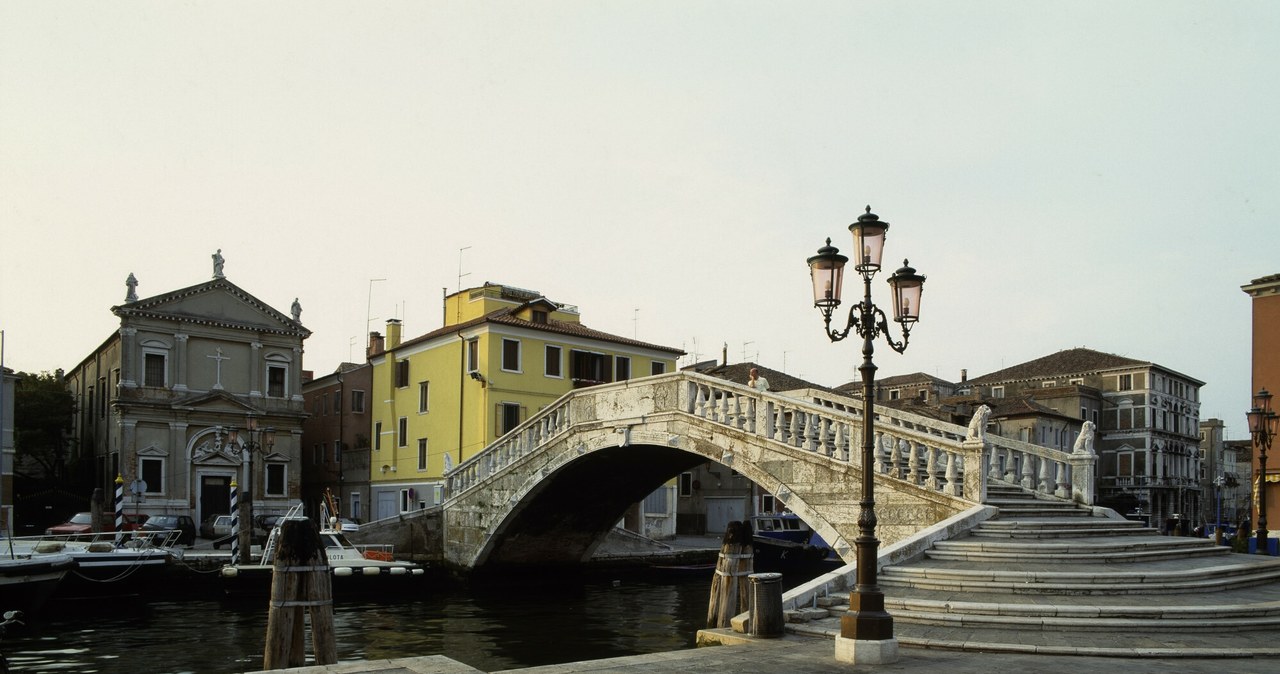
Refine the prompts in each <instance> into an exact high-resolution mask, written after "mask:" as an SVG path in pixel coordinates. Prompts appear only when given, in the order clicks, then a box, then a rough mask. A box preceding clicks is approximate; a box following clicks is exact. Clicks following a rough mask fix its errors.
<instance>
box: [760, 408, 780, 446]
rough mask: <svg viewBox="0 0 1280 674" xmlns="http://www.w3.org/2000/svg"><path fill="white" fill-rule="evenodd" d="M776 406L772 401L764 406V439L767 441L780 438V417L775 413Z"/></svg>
mask: <svg viewBox="0 0 1280 674" xmlns="http://www.w3.org/2000/svg"><path fill="white" fill-rule="evenodd" d="M776 407H777V405H775V404H774V403H773V402H772V401H767V402H765V404H764V406H763V412H764V437H765V439H766V440H775V439H777V437H778V415H777V413H776V411H775V408H776Z"/></svg>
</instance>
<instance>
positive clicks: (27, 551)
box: [6, 533, 182, 598]
mask: <svg viewBox="0 0 1280 674" xmlns="http://www.w3.org/2000/svg"><path fill="white" fill-rule="evenodd" d="M167 542H168V540H167V538H166V537H164V536H163V535H144V536H135V535H134V534H124V535H121V536H117V534H115V533H101V534H72V535H64V536H30V537H16V538H13V539H11V540H10V541H7V542H6V545H8V546H9V547H8V550H10V551H11V555H12V556H13V557H14V558H20V559H29V560H33V561H40V560H46V559H58V558H62V557H66V558H69V559H70V560H71V562H72V564H71V568H70V569H68V572H67V574H66V577H65V578H64V579H63V581H62V582H61V583H58V584H57V587H56V589H55V591H54V593H53V596H54V597H55V598H71V597H102V596H125V595H134V594H140V593H142V592H143V591H144V590H145V588H146V586H147V584H148V583H149V582H150V581H152V580H155V579H156V578H157V577H158V576H159V574H160V572H161V571H162V570H163V569H164V568H165V566H166V565H168V564H169V563H170V561H172V560H173V559H175V558H181V556H182V551H181V550H178V549H175V548H173V547H170V546H169V545H167V544H166V543H167Z"/></svg>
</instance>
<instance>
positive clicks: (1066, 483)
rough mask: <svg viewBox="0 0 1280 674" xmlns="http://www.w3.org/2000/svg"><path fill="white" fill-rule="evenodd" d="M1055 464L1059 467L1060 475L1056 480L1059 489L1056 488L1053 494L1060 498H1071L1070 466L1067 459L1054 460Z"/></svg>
mask: <svg viewBox="0 0 1280 674" xmlns="http://www.w3.org/2000/svg"><path fill="white" fill-rule="evenodd" d="M1054 465H1055V466H1056V467H1057V469H1058V476H1057V480H1056V482H1057V484H1056V486H1057V489H1055V490H1054V492H1053V495H1054V496H1057V497H1058V498H1071V476H1070V473H1069V471H1070V470H1071V469H1070V467H1068V466H1067V464H1066V462H1065V461H1054Z"/></svg>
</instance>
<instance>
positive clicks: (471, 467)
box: [445, 390, 591, 499]
mask: <svg viewBox="0 0 1280 674" xmlns="http://www.w3.org/2000/svg"><path fill="white" fill-rule="evenodd" d="M590 393H591V391H589V390H585V391H572V392H569V393H566V394H564V395H563V396H560V398H558V399H557V400H556V401H555V402H553V403H551V405H549V406H547V407H546V408H545V409H543V410H542V411H541V412H539V413H537V414H536V415H534V416H533V417H530V418H529V419H527V420H526V421H525V422H524V423H522V424H520V425H519V426H517V427H515V428H514V429H512V430H511V432H510V433H507V434H506V435H504V436H502V437H501V438H498V439H497V440H496V441H495V442H494V443H493V444H491V445H489V446H488V447H487V448H485V449H484V450H483V451H482V452H480V453H479V454H476V455H475V456H473V457H471V458H470V459H467V460H466V461H463V462H462V463H460V464H458V465H457V466H456V467H455V468H454V469H453V470H451V471H449V472H448V473H446V474H445V498H446V499H448V498H452V497H454V496H456V495H458V494H460V493H462V492H464V491H466V490H467V489H470V488H471V487H473V486H475V485H477V484H479V483H480V482H481V481H482V480H484V479H485V478H487V477H489V476H490V475H493V474H494V473H496V472H498V471H500V470H502V469H503V468H505V467H507V466H510V465H512V464H513V463H515V462H516V461H517V460H519V459H520V458H522V457H524V456H526V455H528V454H530V453H532V452H534V451H535V450H537V449H538V448H539V447H541V446H542V445H544V444H545V443H547V442H548V441H550V440H551V439H552V438H554V437H555V436H557V435H559V434H561V433H564V432H565V431H567V430H569V427H570V425H572V422H571V418H570V414H569V408H570V405H569V402H570V401H571V400H573V398H574V397H575V396H578V395H583V394H588V395H589V394H590Z"/></svg>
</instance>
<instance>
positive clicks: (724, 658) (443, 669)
mask: <svg viewBox="0 0 1280 674" xmlns="http://www.w3.org/2000/svg"><path fill="white" fill-rule="evenodd" d="M1112 640H1113V639H1111V638H1109V637H1108V636H1107V635H1106V634H1105V633H1099V639H1098V642H1099V643H1103V644H1105V643H1107V642H1109V641H1112ZM900 654H901V657H900V658H899V660H898V661H897V662H895V663H893V664H887V665H857V666H854V665H849V664H847V663H842V662H837V661H836V659H835V656H834V644H833V642H832V641H831V640H830V639H819V638H807V637H793V636H788V637H785V638H782V639H752V638H750V637H743V638H742V639H741V640H740V643H738V644H736V645H722V646H706V647H702V648H694V649H688V650H680V651H671V652H666V653H651V654H648V655H633V656H627V657H620V658H606V659H600V660H588V661H583V662H569V663H564V664H559V665H545V666H541V667H527V668H522V669H505V670H494V671H491V672H484V670H480V669H476V668H474V667H470V666H468V665H465V664H463V663H460V662H457V661H455V660H451V659H449V658H447V657H444V656H439V655H437V656H430V657H421V658H398V659H392V660H377V661H363V662H342V663H337V664H333V665H325V666H309V667H298V668H294V669H288V670H275V671H277V672H290V673H293V674H480V673H483V674H517V673H518V674H648V673H658V672H690V673H707V674H710V673H713V672H715V673H732V674H774V673H777V672H787V673H788V674H838V673H844V672H849V671H868V672H870V671H875V672H947V673H948V674H991V673H992V672H1019V673H1020V674H1039V673H1043V674H1051V673H1052V674H1058V673H1060V672H1063V671H1065V670H1078V671H1088V672H1116V671H1121V670H1123V671H1125V672H1126V673H1127V674H1170V673H1171V672H1179V673H1181V674H1226V673H1235V672H1239V673H1241V674H1252V673H1254V672H1257V673H1262V672H1274V671H1275V668H1276V660H1275V659H1274V658H1213V657H1203V658H1181V657H1177V658H1174V657H1170V658H1115V657H1096V656H1089V655H1077V656H1062V655H1035V654H1028V653H980V652H979V653H975V652H968V651H964V652H961V651H951V650H933V649H927V648H903V649H901V651H900ZM259 674H260V673H259Z"/></svg>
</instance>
